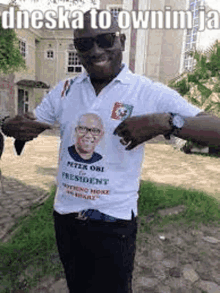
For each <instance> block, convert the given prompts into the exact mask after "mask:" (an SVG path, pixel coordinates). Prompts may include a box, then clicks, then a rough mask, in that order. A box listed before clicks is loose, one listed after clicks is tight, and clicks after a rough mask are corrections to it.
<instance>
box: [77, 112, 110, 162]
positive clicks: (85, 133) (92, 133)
mask: <svg viewBox="0 0 220 293" xmlns="http://www.w3.org/2000/svg"><path fill="white" fill-rule="evenodd" d="M75 131H76V132H75V135H76V150H77V152H78V153H79V155H80V156H81V157H82V158H85V159H88V158H90V157H92V154H93V153H94V150H95V147H96V146H97V145H98V143H99V142H100V140H101V138H102V137H103V134H104V128H103V123H102V120H101V118H100V117H99V116H98V115H96V114H93V113H88V114H84V115H82V116H81V117H80V119H79V122H78V126H77V127H76V128H75Z"/></svg>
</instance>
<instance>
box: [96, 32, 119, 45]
mask: <svg viewBox="0 0 220 293" xmlns="http://www.w3.org/2000/svg"><path fill="white" fill-rule="evenodd" d="M114 41H115V34H105V35H100V36H98V37H97V42H98V45H99V47H101V48H111V47H112V46H113V45H114Z"/></svg>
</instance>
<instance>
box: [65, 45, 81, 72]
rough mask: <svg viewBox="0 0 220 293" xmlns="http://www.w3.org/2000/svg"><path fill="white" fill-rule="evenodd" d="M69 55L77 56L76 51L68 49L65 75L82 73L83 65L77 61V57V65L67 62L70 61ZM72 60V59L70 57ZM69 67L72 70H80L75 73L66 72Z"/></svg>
mask: <svg viewBox="0 0 220 293" xmlns="http://www.w3.org/2000/svg"><path fill="white" fill-rule="evenodd" d="M70 53H74V54H76V55H77V51H76V49H74V48H68V49H67V54H66V59H67V62H66V73H67V74H81V73H82V72H83V65H82V64H81V63H80V61H79V59H78V58H79V57H78V56H76V57H77V59H78V60H77V64H69V61H70ZM72 58H74V57H72ZM69 67H73V69H74V68H77V67H80V68H81V71H75V70H73V71H68V69H69Z"/></svg>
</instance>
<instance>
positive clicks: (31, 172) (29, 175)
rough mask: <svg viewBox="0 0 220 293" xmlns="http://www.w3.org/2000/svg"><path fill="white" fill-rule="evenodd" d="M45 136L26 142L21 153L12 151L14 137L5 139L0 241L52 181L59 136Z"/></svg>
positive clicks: (0, 163)
mask: <svg viewBox="0 0 220 293" xmlns="http://www.w3.org/2000/svg"><path fill="white" fill-rule="evenodd" d="M53 132H54V131H53ZM49 134H50V133H49ZM52 134H54V133H52ZM56 134H58V133H57V131H56ZM46 135H48V133H46ZM45 138H46V137H45V135H40V136H39V137H38V138H37V143H36V142H35V140H33V141H31V142H28V143H26V145H25V148H24V150H23V152H22V154H21V156H17V155H16V154H15V152H14V147H13V142H14V140H13V139H12V138H10V137H7V138H6V139H5V148H4V152H3V155H2V158H1V160H0V169H1V172H2V178H3V192H2V189H1V186H0V241H3V242H6V241H8V239H9V238H10V235H11V233H10V232H11V227H12V226H13V225H14V224H15V223H16V221H17V219H18V218H19V217H20V216H26V215H28V214H29V211H30V207H31V206H33V204H35V203H37V204H41V203H42V202H43V201H44V200H45V199H46V198H47V197H48V196H49V191H50V188H51V186H52V185H54V184H55V176H56V172H57V162H58V146H59V137H58V136H48V137H47V139H45Z"/></svg>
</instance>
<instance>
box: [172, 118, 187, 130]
mask: <svg viewBox="0 0 220 293" xmlns="http://www.w3.org/2000/svg"><path fill="white" fill-rule="evenodd" d="M184 123H185V121H184V119H183V118H182V117H181V116H180V115H175V116H174V117H173V125H174V126H176V127H177V128H182V127H183V125H184Z"/></svg>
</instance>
